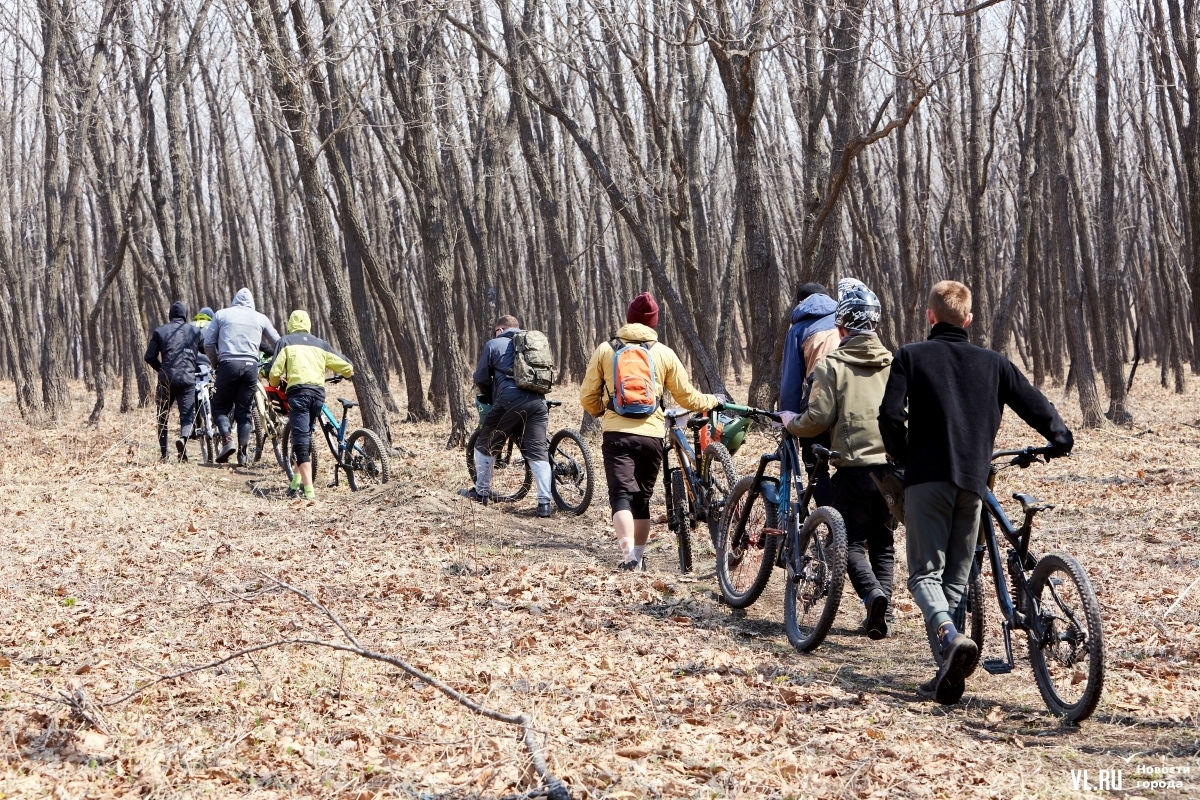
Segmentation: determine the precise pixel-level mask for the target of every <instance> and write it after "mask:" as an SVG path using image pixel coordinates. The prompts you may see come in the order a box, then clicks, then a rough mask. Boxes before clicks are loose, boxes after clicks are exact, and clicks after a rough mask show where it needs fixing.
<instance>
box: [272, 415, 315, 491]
mask: <svg viewBox="0 0 1200 800" xmlns="http://www.w3.org/2000/svg"><path fill="white" fill-rule="evenodd" d="M314 433H315V432H314ZM315 444H316V441H310V443H309V446H308V463H309V466H310V467H312V479H313V485H314V486H315V485H316V483H317V448H316V447H314V446H313V445H315ZM279 449H280V451H281V453H282V455H283V463H285V464H287V466H286V467H285V468H284V472H285V473H286V474H287V476H288V480H289V481H290V480H291V479H292V474H293V473H294V472H295V469H296V454H295V453H294V452H292V426H291V425H288V426H286V427H285V428H284V429H283V433H282V434H280V436H279Z"/></svg>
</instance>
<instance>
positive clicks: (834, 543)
mask: <svg viewBox="0 0 1200 800" xmlns="http://www.w3.org/2000/svg"><path fill="white" fill-rule="evenodd" d="M822 530H824V531H826V532H827V533H826V534H825V535H822V534H821V531H822ZM799 541H800V545H801V547H802V548H803V551H802V552H801V553H799V554H795V553H789V554H788V558H789V559H790V560H791V561H792V564H790V565H789V569H788V581H787V586H786V587H784V592H783V629H784V632H785V633H787V637H788V641H789V642H791V643H792V647H794V648H796V649H797V650H799V651H800V652H802V653H809V652H812V651H813V650H815V649H817V648H818V647H820V645H821V642H823V641H825V637H826V636H827V635H828V634H829V629H830V627H832V626H833V620H834V619H835V618H836V617H837V612H838V606H839V605H840V604H841V602H842V585H843V583H844V582H845V579H846V523H845V522H843V521H842V515H841V514H839V513H838V512H837V510H836V509H833V508H830V507H829V506H819V507H817V508H816V509H814V510H813V512H812V513H811V514H809V515H808V519H806V520H805V521H804V527H803V528H802V529H801V530H800V535H799ZM797 558H799V561H800V564H799V566H800V570H801V571H800V574H799V575H793V574H792V566H794V565H795V560H796V559H797ZM797 578H799V580H797ZM818 602H819V603H820V604H821V610H820V614H819V615H818V617H817V619H816V621H815V622H814V623H813V624H812V625H811V626H808V625H805V624H803V622H802V619H807V618H808V612H809V611H811V610H813V609H814V608H816V604H817V603H818ZM797 603H800V605H797ZM801 611H803V612H804V613H800V612H801ZM798 614H799V616H798Z"/></svg>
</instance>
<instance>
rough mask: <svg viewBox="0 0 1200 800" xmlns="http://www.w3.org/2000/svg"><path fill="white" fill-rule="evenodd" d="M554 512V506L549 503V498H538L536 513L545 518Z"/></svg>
mask: <svg viewBox="0 0 1200 800" xmlns="http://www.w3.org/2000/svg"><path fill="white" fill-rule="evenodd" d="M553 514H554V507H553V506H551V505H550V501H549V500H538V508H537V515H538V516H539V517H542V518H545V517H549V516H552V515H553Z"/></svg>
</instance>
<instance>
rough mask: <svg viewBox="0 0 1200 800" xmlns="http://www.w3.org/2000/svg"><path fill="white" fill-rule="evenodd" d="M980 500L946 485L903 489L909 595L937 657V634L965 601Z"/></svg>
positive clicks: (925, 484) (920, 485)
mask: <svg viewBox="0 0 1200 800" xmlns="http://www.w3.org/2000/svg"><path fill="white" fill-rule="evenodd" d="M982 508H983V500H982V499H981V498H980V497H979V495H977V494H975V493H974V492H969V491H967V490H966V489H960V488H959V487H958V486H956V485H955V484H953V483H950V482H949V481H938V482H935V483H919V484H917V485H916V486H910V487H908V488H907V489H905V490H904V525H905V540H906V542H905V544H906V548H905V549H906V552H907V554H908V590H909V591H910V592H911V593H912V596H913V600H915V601H916V602H917V605H918V606H919V607H920V609H921V613H922V614H924V615H925V629H926V631H927V632H928V634H929V636H930V646H931V647H933V648H935V650H934V655H935V658H936V657H937V656H938V655H939V654H938V653H937V651H936V647H937V630H938V628H939V627H941V626H942V625H943V624H945V623H947V622H950V621H952V618H959V619H961V617H962V615H961V614H956V613H955V612H956V611H957V610H958V608H959V606H960V605H961V604H962V602H963V595H964V594H965V592H966V588H967V581H968V580H969V579H970V577H971V561H972V559H973V558H974V556H975V541H976V539H977V538H978V535H979V514H980V511H981V510H982Z"/></svg>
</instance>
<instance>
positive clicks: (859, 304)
mask: <svg viewBox="0 0 1200 800" xmlns="http://www.w3.org/2000/svg"><path fill="white" fill-rule="evenodd" d="M850 280H852V279H845V280H843V281H841V282H840V283H839V285H838V304H837V310H836V311H834V312H833V323H834V324H835V325H837V326H838V327H839V328H845V329H846V330H848V331H873V330H875V329H876V328H877V327H879V298H878V297H876V296H875V293H874V292H872V291H871V290H870V289H868V288H867V287H866V286H864V285H863V284H862V283H860V282H859V281H853V283H850ZM841 284H847V285H846V286H845V287H844V288H843V286H842V285H841Z"/></svg>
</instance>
